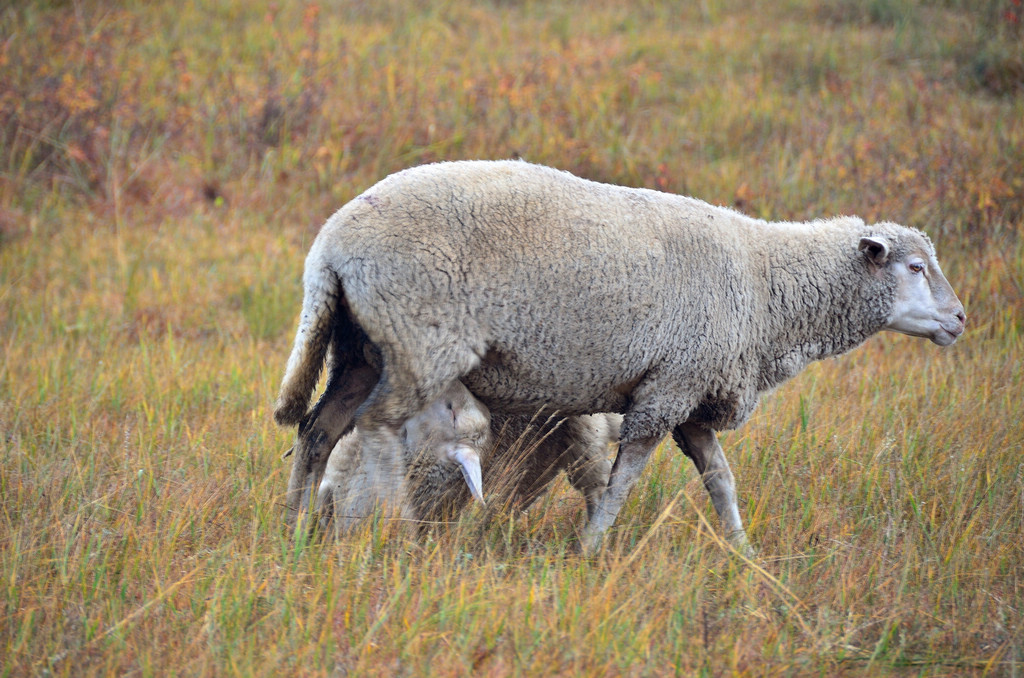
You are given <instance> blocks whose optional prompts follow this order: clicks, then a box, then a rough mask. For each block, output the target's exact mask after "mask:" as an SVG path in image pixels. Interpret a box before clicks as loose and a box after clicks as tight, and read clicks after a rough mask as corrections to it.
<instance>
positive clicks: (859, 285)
mask: <svg viewBox="0 0 1024 678" xmlns="http://www.w3.org/2000/svg"><path fill="white" fill-rule="evenodd" d="M304 286H305V296H304V301H303V312H302V316H301V318H300V322H299V327H298V331H297V335H296V339H295V346H294V348H293V351H292V354H291V356H290V358H289V360H288V365H287V368H286V371H285V376H284V379H283V382H282V386H281V391H280V395H279V397H278V400H277V403H276V406H275V418H276V420H277V421H278V422H279V423H280V424H282V425H292V424H296V423H298V424H300V427H299V435H298V443H297V447H296V449H297V452H298V454H297V455H296V459H295V462H294V466H293V469H292V478H291V480H290V481H289V495H288V501H289V505H290V507H291V509H292V511H294V508H295V507H296V506H297V504H298V503H299V502H300V501H301V497H302V496H303V491H304V488H308V487H309V486H310V482H311V481H312V480H314V479H315V478H316V477H317V476H318V475H319V474H320V473H321V472H322V470H323V467H324V463H325V462H326V452H328V451H329V450H330V449H331V448H332V447H333V445H334V443H335V441H337V440H338V439H339V438H340V437H341V435H342V434H343V433H345V432H346V431H347V430H348V428H349V427H350V426H352V424H353V422H355V423H356V424H357V425H358V427H359V431H360V438H361V446H362V449H363V453H364V454H370V453H372V454H378V455H379V454H384V453H385V452H384V451H386V450H389V449H395V448H396V447H397V445H398V438H397V432H398V430H399V428H400V427H401V426H402V424H403V423H404V422H405V421H406V420H408V419H409V418H410V417H412V416H413V415H415V413H416V412H418V411H420V410H421V409H422V408H423V406H424V405H425V404H426V403H429V402H431V401H432V400H434V399H435V398H437V397H438V395H439V394H440V393H442V392H443V391H444V390H445V389H446V388H447V387H448V386H449V385H450V384H451V383H452V382H454V381H456V380H461V381H462V383H464V384H465V386H466V387H467V388H468V389H469V390H470V391H471V392H472V393H473V395H474V396H475V397H476V398H478V399H480V400H481V401H482V402H483V403H484V404H486V405H487V406H489V407H491V408H495V407H500V408H501V409H502V411H504V412H508V413H511V414H515V413H524V414H530V413H533V412H535V411H537V410H538V409H544V411H555V410H557V411H558V412H559V413H561V414H565V415H578V414H589V413H595V412H618V413H621V414H622V415H623V422H622V426H621V438H620V445H619V451H618V454H617V456H616V459H615V462H614V465H613V468H612V473H611V477H610V480H609V483H608V487H607V489H606V490H605V492H604V493H603V494H602V496H601V498H600V500H599V502H598V506H597V507H596V509H595V510H594V511H593V513H592V515H591V516H590V518H589V520H588V522H587V525H586V527H585V529H584V532H583V535H582V544H583V547H584V549H585V550H587V551H593V550H595V549H596V548H597V547H598V546H599V545H600V543H601V540H602V537H603V535H604V533H605V532H606V530H607V529H608V528H609V527H610V526H611V525H612V524H613V523H614V521H615V519H616V517H617V515H618V512H619V510H620V508H621V506H622V504H623V502H624V500H625V498H626V494H627V493H628V491H629V490H630V488H631V487H632V486H633V484H634V483H635V482H636V480H637V478H638V477H639V475H640V473H641V472H642V471H643V469H644V467H645V465H646V463H647V460H648V458H649V457H650V455H651V452H652V451H653V450H654V449H655V447H656V446H657V445H658V443H659V442H660V441H661V439H662V438H663V437H664V435H665V434H666V433H669V432H670V433H671V434H672V436H673V438H674V440H675V441H676V443H677V444H678V445H679V447H680V449H681V450H682V451H683V453H684V454H686V455H687V456H688V457H690V459H691V460H692V461H693V462H694V464H695V465H696V467H697V470H698V472H699V473H700V474H701V477H702V480H703V482H704V485H705V487H706V489H707V491H708V492H709V494H710V496H711V499H712V503H713V504H714V506H715V509H716V512H717V513H718V515H719V518H720V521H721V522H722V523H723V528H724V530H725V532H726V534H727V535H728V536H729V538H730V540H731V541H732V542H733V543H734V544H735V545H736V546H737V547H738V548H741V549H743V550H749V542H748V540H747V537H746V533H745V531H744V528H743V524H742V522H741V520H740V516H739V511H738V507H737V504H736V494H735V483H734V479H733V476H732V472H731V470H730V469H729V464H728V462H727V461H726V459H725V456H724V453H723V452H722V449H721V446H720V445H719V444H718V441H717V438H716V435H715V434H716V432H717V431H721V430H726V429H732V428H735V427H737V426H739V425H740V424H742V423H743V422H744V421H745V420H746V419H747V418H748V417H749V416H750V414H751V412H752V410H753V409H754V407H755V405H756V403H757V401H758V398H759V397H760V394H761V393H764V392H765V391H767V390H769V389H771V388H772V387H774V386H776V385H777V384H779V383H781V382H782V381H784V380H786V379H788V378H790V377H792V376H793V375H795V374H797V373H798V372H799V371H800V370H801V369H802V368H803V367H804V366H806V365H807V364H809V363H810V362H812V361H814V360H820V359H822V358H825V357H828V356H834V355H838V354H841V353H844V352H846V351H849V350H851V349H852V348H854V347H856V346H858V345H859V344H861V343H863V342H864V341H865V340H867V339H868V338H869V337H870V336H872V335H873V334H875V333H877V332H879V331H881V330H891V331H896V332H902V333H904V334H909V335H912V336H918V337H926V338H929V339H931V341H932V342H934V343H936V344H939V345H941V346H948V345H950V344H952V343H953V342H954V341H955V340H956V339H957V337H959V336H960V334H961V333H962V332H963V331H964V327H965V322H966V316H965V315H964V309H963V306H962V304H961V303H960V300H959V299H958V298H957V296H956V294H955V293H954V292H953V289H952V288H951V287H950V285H949V283H948V282H947V281H946V278H945V277H944V276H943V274H942V271H941V269H940V268H939V264H938V261H937V260H936V257H935V250H934V248H933V246H932V244H931V242H930V240H929V239H928V238H927V236H926V235H925V234H924V233H922V232H920V231H918V230H916V229H912V228H908V227H905V226H900V225H897V224H894V223H878V224H874V225H868V224H865V223H864V222H863V221H862V220H861V219H858V218H855V217H842V218H834V219H829V220H820V221H813V222H809V223H783V222H766V221H763V220H757V219H753V218H750V217H747V216H745V215H743V214H740V213H738V212H736V211H733V210H729V209H726V208H722V207H716V206H712V205H709V204H707V203H704V202H702V201H700V200H696V199H693V198H687V197H682V196H677V195H670V194H666V193H660V192H656V191H651V190H645V189H632V188H625V187H620V186H613V185H608V184H600V183H596V182H592V181H587V180H584V179H580V178H578V177H575V176H573V175H571V174H569V173H566V172H561V171H558V170H554V169H551V168H546V167H541V166H537V165H531V164H528V163H524V162H518V161H466V162H453V163H439V164H434V165H427V166H422V167H417V168H413V169H409V170H405V171H402V172H398V173H396V174H393V175H391V176H389V177H387V178H385V179H384V180H382V181H381V182H379V183H378V184H376V185H375V186H373V187H371V188H370V189H369V190H367V191H366V192H364V193H363V194H362V195H360V196H358V197H357V198H355V199H354V200H352V201H351V202H349V203H348V204H347V205H345V206H344V207H342V208H341V209H340V210H339V211H338V212H337V213H335V214H334V215H333V216H332V217H331V218H330V219H329V220H328V222H327V223H326V224H325V225H324V227H323V229H322V230H321V232H320V234H319V235H318V237H317V238H316V240H315V242H314V243H313V246H312V248H311V249H310V252H309V255H308V257H307V259H306V268H305V274H304ZM328 349H330V361H329V362H330V366H329V367H330V371H329V376H328V383H327V387H326V390H325V391H324V393H323V395H322V396H321V398H320V399H319V401H318V402H317V404H316V406H314V407H313V408H312V410H310V411H308V412H307V407H308V403H309V397H310V394H311V393H312V391H313V389H314V388H315V385H316V382H317V378H318V375H319V372H320V370H321V368H322V365H323V364H324V362H325V356H327V354H328ZM371 355H373V356H376V359H374V360H370V359H369V356H371Z"/></svg>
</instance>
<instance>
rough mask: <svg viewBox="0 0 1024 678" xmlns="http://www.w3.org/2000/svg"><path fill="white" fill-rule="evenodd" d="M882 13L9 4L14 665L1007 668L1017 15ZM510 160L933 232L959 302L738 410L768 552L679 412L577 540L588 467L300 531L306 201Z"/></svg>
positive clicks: (911, 9)
mask: <svg viewBox="0 0 1024 678" xmlns="http://www.w3.org/2000/svg"><path fill="white" fill-rule="evenodd" d="M863 7H865V6H861V5H858V4H857V3H846V2H835V1H831V0H830V1H825V0H822V2H820V3H819V2H811V1H808V2H803V1H799V0H793V1H792V2H787V3H767V2H754V3H753V4H751V3H739V2H731V1H725V2H705V3H695V4H693V5H692V6H691V5H688V4H687V5H684V6H683V7H677V6H676V3H661V2H657V1H654V0H652V1H645V2H640V3H621V2H616V1H614V0H602V1H601V2H597V3H587V4H586V5H585V6H584V5H582V4H577V3H573V2H569V1H567V0H566V1H558V2H554V3H533V2H497V1H495V2H492V3H466V2H459V1H457V0H452V1H450V2H445V3H440V4H437V3H424V2H417V1H415V0H387V1H385V2H381V3H323V4H321V5H314V4H304V3H294V4H293V3H262V2H255V3H242V2H235V3H231V2H228V3H202V2H187V3H173V4H171V3H168V4H166V5H152V4H149V5H143V6H134V5H132V4H131V3H127V4H114V5H111V4H107V3H100V2H91V1H89V0H83V1H81V2H73V3H70V4H65V3H46V2H31V3H24V4H22V5H19V6H18V7H4V8H3V9H0V82H2V83H3V85H2V86H0V347H2V350H0V356H2V358H0V361H2V362H0V366H2V367H0V507H2V510H0V586H2V596H0V606H2V609H0V657H2V675H4V676H17V675H42V674H47V675H75V676H78V675H94V674H112V673H116V674H131V675H174V674H185V675H235V674H237V675H282V674H283V675H289V674H298V675H341V674H345V673H357V674H411V675H421V674H432V675H461V674H468V673H470V672H474V673H482V674H488V675H510V674H513V675H535V674H544V675H578V674H584V675H664V674H683V675H691V674H692V675H719V674H722V673H731V672H739V673H757V674H793V673H796V674H811V673H814V674H827V675H832V674H837V673H853V674H870V675H876V674H925V675H936V674H938V675H964V674H983V675H984V674H992V675H1019V674H1020V672H1021V671H1022V669H1024V666H1022V663H1024V640H1022V637H1024V634H1022V618H1021V610H1022V607H1024V595H1022V590H1024V589H1022V586H1024V582H1022V558H1024V553H1022V549H1024V547H1022V544H1024V536H1022V532H1024V466H1022V459H1021V450H1022V445H1024V427H1022V426H1021V425H1020V420H1021V416H1022V413H1024V412H1022V406H1021V404H1020V403H1021V398H1020V396H1021V393H1022V392H1024V383H1022V376H1021V375H1022V371H1021V369H1020V364H1021V360H1022V358H1024V340H1022V323H1024V321H1022V318H1024V300H1022V298H1024V244H1022V242H1021V238H1020V230H1021V222H1022V218H1024V180H1022V177H1021V172H1020V169H1021V167H1024V103H1022V102H1024V99H1022V98H1021V94H1020V87H1019V84H1014V83H1018V82H1019V81H1018V80H1015V79H1014V78H1015V77H1016V76H1015V75H1014V73H1015V71H1014V68H1015V67H1014V65H1013V64H1014V63H1019V59H1020V51H1019V50H1020V42H1019V40H1018V41H1017V42H1014V40H1013V38H1014V36H1018V37H1019V35H1020V34H1019V28H1018V24H1017V23H1015V22H1014V21H1012V20H1011V19H1010V16H1011V15H1012V13H1013V12H1019V8H1018V6H1017V4H1016V3H1015V2H1013V1H1012V0H1006V2H1004V3H994V2H993V3H989V4H987V5H985V7H984V11H980V10H977V11H976V9H975V7H974V5H973V4H972V3H961V2H923V1H921V2H917V1H915V0H904V1H901V2H875V3H871V4H870V5H869V6H867V9H863ZM1015 31H1018V32H1015ZM985 35H988V36H990V37H991V38H992V39H991V40H989V41H988V42H984V36H985ZM983 47H984V49H982V48H983ZM984 50H989V52H991V54H994V55H995V56H996V57H998V59H989V60H988V61H985V64H988V65H986V66H985V68H994V69H996V70H995V71H993V73H995V75H992V76H991V77H990V78H989V80H988V81H986V80H985V78H984V77H980V78H979V77H977V76H978V74H979V73H983V71H982V70H979V66H978V63H980V62H978V61H977V59H978V58H980V57H979V56H978V55H979V54H981V56H982V57H985V58H986V59H988V57H987V56H986V54H988V52H984ZM983 52H984V53H983ZM992 64H995V65H994V66H993V65H992ZM992 83H995V84H992ZM1000 83H1002V84H1000ZM1006 83H1009V84H1006ZM514 156H521V157H524V158H526V159H528V160H531V161H535V162H542V163H547V164H552V165H556V166H559V167H562V168H565V169H569V170H572V171H574V172H576V173H579V174H581V175H584V176H587V177H590V178H594V179H599V180H605V181H613V182H618V183H624V184H628V185H634V186H648V187H653V188H658V189H662V190H669V191H675V192H682V193H688V194H691V195H695V196H697V197H701V198H703V199H706V200H709V201H712V202H716V203H721V204H728V205H734V206H737V207H739V208H741V209H743V210H744V211H746V212H748V213H751V214H754V215H757V216H762V217H766V218H774V219H787V218H807V217H812V216H820V215H828V214H836V213H854V214H859V215H862V216H864V217H866V218H868V219H883V218H884V219H890V220H894V221H899V222H903V223H909V224H911V225H915V226H920V227H922V228H924V229H926V230H928V231H929V232H930V233H931V234H932V236H933V238H934V239H935V241H936V244H937V247H938V249H939V252H940V258H941V259H942V262H943V264H944V267H945V270H946V273H947V276H948V277H949V279H950V280H951V281H952V282H953V284H954V286H955V287H956V288H957V290H958V292H959V294H960V296H961V298H962V299H963V300H964V302H965V305H966V307H967V313H968V316H969V326H968V332H967V334H966V335H965V336H964V337H963V339H962V340H961V341H960V342H958V344H957V345H956V346H954V347H952V348H950V349H945V350H941V349H938V348H936V347H934V346H931V345H926V344H924V343H922V342H921V341H918V340H912V339H909V338H906V337H900V336H888V335H887V336H883V337H878V338H875V339H873V340H871V341H870V342H868V343H867V345H865V346H863V347H861V348H860V349H858V350H857V351H855V352H853V353H852V354H850V355H848V356H845V357H843V358H841V359H838V360H831V361H827V362H824V363H819V364H816V365H813V366H811V367H810V368H808V369H807V370H806V371H805V372H804V373H803V374H802V375H800V376H799V377H797V378H796V379H794V380H793V381H792V382H790V383H787V384H786V385H784V386H783V387H781V388H779V389H778V390H777V391H775V392H774V393H772V394H769V395H768V396H766V397H765V398H764V400H763V403H762V405H761V407H760V409H759V410H758V411H757V413H756V414H755V415H754V417H753V419H752V420H751V421H750V422H749V423H748V424H747V425H745V426H744V427H743V428H741V429H739V430H738V431H734V432H729V433H726V434H724V435H723V436H722V439H723V445H724V446H725V448H726V451H727V454H728V456H729V458H730V459H731V462H732V464H733V469H734V472H735V473H736V476H737V479H738V483H739V488H740V494H741V502H742V506H741V508H742V510H743V514H744V518H745V520H746V521H747V523H748V525H749V530H750V534H751V538H752V540H753V541H754V542H755V543H756V544H757V545H758V546H759V549H760V553H761V558H760V559H759V561H758V562H757V564H756V566H743V565H742V564H740V563H738V562H737V561H736V560H734V559H732V558H730V557H729V556H728V554H727V553H726V552H725V550H724V549H723V547H722V545H721V543H720V540H719V539H718V537H717V536H716V535H715V533H714V531H713V529H709V526H710V528H713V527H714V526H715V519H714V516H713V511H712V510H711V508H710V503H709V502H708V501H707V500H706V498H705V496H704V494H703V489H702V488H701V487H700V483H699V480H698V479H697V478H696V477H695V474H694V472H693V471H692V469H691V468H690V466H689V464H688V462H685V460H683V459H682V458H681V455H679V454H678V453H677V452H676V451H675V450H674V449H673V448H672V447H671V445H670V443H666V444H665V445H664V446H663V447H662V449H661V450H660V451H659V452H658V454H657V456H656V457H655V459H654V460H653V461H652V463H651V465H650V468H649V469H648V471H647V472H646V473H645V475H644V478H643V480H642V481H641V483H640V485H639V486H638V487H637V489H636V491H635V492H634V493H633V495H632V496H631V498H630V501H629V503H628V505H627V506H626V507H625V508H624V510H623V513H622V515H621V517H620V520H619V522H618V523H617V525H616V527H615V529H614V531H613V534H612V535H611V538H610V540H609V543H608V546H607V548H606V550H605V551H604V552H603V553H602V554H600V555H599V556H597V557H595V558H592V559H585V558H581V557H580V556H578V555H577V554H576V552H575V543H576V538H577V530H578V529H579V527H580V525H581V523H582V520H583V516H582V501H581V499H580V498H579V497H577V496H574V495H573V494H572V493H571V492H570V491H569V490H568V489H567V487H566V485H565V483H564V482H560V483H559V484H558V485H557V486H556V487H555V488H554V490H553V491H552V492H551V493H550V494H549V495H547V496H546V497H544V498H543V499H542V500H541V502H540V503H539V505H538V506H537V507H536V508H535V509H534V510H532V511H531V512H530V513H528V514H526V515H516V514H507V513H501V512H497V515H494V516H492V520H490V521H488V522H486V523H484V522H482V521H481V520H480V518H481V516H480V515H479V514H478V513H477V512H476V511H470V512H469V513H468V514H467V515H465V516H464V517H463V518H462V519H461V520H460V521H459V522H458V523H457V524H455V525H451V526H448V528H447V529H440V530H437V531H435V532H434V533H433V534H432V535H430V536H428V537H424V538H416V537H412V536H410V535H408V534H407V533H406V531H404V530H402V529H401V528H400V527H399V526H396V525H394V524H392V523H389V522H387V521H384V520H377V521H369V522H368V523H367V524H366V525H365V526H364V527H363V528H362V529H361V531H359V532H357V533H356V534H353V535H351V536H350V537H346V538H344V539H342V540H341V541H340V543H337V544H316V543H313V544H310V543H304V542H301V541H300V542H295V541H293V540H292V539H291V536H290V535H289V534H288V533H287V531H286V530H285V529H284V528H283V526H282V515H283V513H282V507H281V494H282V492H283V490H284V487H285V484H286V479H287V466H286V465H285V464H284V463H282V462H281V461H280V460H279V455H280V453H281V452H282V451H283V450H284V449H286V448H287V446H288V445H289V444H290V432H288V431H284V430H279V429H277V428H276V427H275V426H274V425H273V424H272V422H271V417H270V411H269V404H270V402H271V400H272V398H273V396H274V394H275V392H276V387H277V382H278V379H279V377H280V374H281V371H282V369H283V363H284V360H285V357H286V355H287V351H288V349H289V346H290V342H291V333H292V331H293V327H294V321H295V317H296V314H297V311H298V305H299V299H300V285H299V279H300V275H301V265H302V260H303V257H304V255H305V251H306V250H307V249H308V246H309V244H310V242H311V239H312V238H313V237H314V235H315V233H316V230H317V228H318V227H319V225H320V223H322V222H323V220H324V219H325V218H326V217H327V216H328V215H329V214H330V213H331V211H332V210H334V209H336V208H337V207H338V206H340V205H341V204H343V203H344V201H346V200H347V199H349V198H351V197H353V196H354V195H355V194H357V193H358V192H359V191H361V190H363V189H364V188H366V187H368V186H369V185H371V184H372V183H373V182H374V181H376V180H378V179H379V178H381V177H383V176H384V175H386V174H388V173H389V172H391V171H393V170H397V169H400V168H403V167H406V166H408V165H413V164H417V163H422V162H428V161H432V160H440V159H455V158H476V157H486V158H497V157H514Z"/></svg>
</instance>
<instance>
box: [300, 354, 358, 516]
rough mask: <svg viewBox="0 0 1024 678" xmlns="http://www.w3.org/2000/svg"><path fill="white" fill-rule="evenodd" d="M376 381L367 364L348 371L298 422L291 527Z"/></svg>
mask: <svg viewBox="0 0 1024 678" xmlns="http://www.w3.org/2000/svg"><path fill="white" fill-rule="evenodd" d="M376 383H377V372H376V371H375V370H374V369H373V368H371V367H369V366H366V365H364V366H362V367H358V368H355V369H353V370H351V371H349V372H347V373H345V374H344V376H342V377H339V378H338V380H337V381H336V382H333V383H332V382H329V383H328V386H327V390H326V391H325V392H324V394H323V396H321V398H320V400H319V401H317V404H316V405H315V406H314V407H313V410H312V411H311V412H310V413H309V415H308V416H307V417H306V419H305V420H304V421H303V422H302V423H301V424H300V425H299V434H298V437H297V439H296V441H295V446H294V447H293V448H292V452H293V453H294V461H293V462H292V471H291V476H290V477H289V478H288V493H287V495H286V504H287V507H288V514H287V519H288V526H289V527H291V528H295V526H296V524H298V523H299V522H300V518H301V517H302V516H304V515H305V513H306V512H307V511H308V510H309V509H310V508H311V504H312V503H313V502H312V499H313V497H315V494H316V490H317V486H318V485H319V483H320V477H321V476H322V475H323V473H324V468H325V467H326V466H327V459H328V458H329V457H330V454H331V450H333V449H334V445H335V444H336V443H337V442H338V440H339V439H340V438H341V436H342V435H344V433H345V432H346V431H348V430H349V429H350V428H351V425H352V419H353V417H354V415H355V412H356V408H358V407H359V405H360V404H361V403H362V402H363V401H364V400H365V399H366V397H367V395H368V394H369V393H370V391H371V389H373V387H374V385H375V384H376Z"/></svg>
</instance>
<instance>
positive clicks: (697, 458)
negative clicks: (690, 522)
mask: <svg viewBox="0 0 1024 678" xmlns="http://www.w3.org/2000/svg"><path fill="white" fill-rule="evenodd" d="M672 437H673V438H674V439H675V441H676V444H677V445H679V448H680V449H681V450H682V451H683V453H684V454H686V456H687V457H689V458H690V459H692V460H693V463H694V465H695V466H696V467H697V471H698V472H699V473H700V475H701V480H703V481H704V488H705V489H706V490H707V491H708V494H709V495H711V503H712V504H714V506H715V512H717V513H718V519H719V520H721V521H722V529H723V530H724V531H725V535H726V538H727V539H728V540H729V542H730V543H731V544H732V545H733V546H734V547H735V548H736V550H737V551H739V552H740V553H741V554H743V555H744V556H747V557H748V558H749V557H752V556H753V555H754V549H753V548H752V547H751V546H750V542H749V541H748V540H747V533H746V531H745V530H744V529H743V521H742V520H740V511H739V507H738V506H737V505H736V482H735V480H734V479H733V476H732V470H730V469H729V462H728V461H726V459H725V453H724V452H722V446H721V445H720V444H719V443H718V437H717V436H716V435H715V432H714V431H713V430H711V429H708V428H704V427H703V426H700V425H698V424H694V423H690V422H687V423H685V424H680V425H679V426H677V427H676V428H675V429H674V430H673V431H672Z"/></svg>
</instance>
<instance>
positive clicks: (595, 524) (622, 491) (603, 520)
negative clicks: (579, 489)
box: [581, 436, 662, 553]
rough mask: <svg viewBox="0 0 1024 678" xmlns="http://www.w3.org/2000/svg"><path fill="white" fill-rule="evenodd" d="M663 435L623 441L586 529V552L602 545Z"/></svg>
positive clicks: (584, 536) (582, 539)
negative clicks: (602, 540) (605, 535)
mask: <svg viewBox="0 0 1024 678" xmlns="http://www.w3.org/2000/svg"><path fill="white" fill-rule="evenodd" d="M661 438H662V436H653V437H649V438H641V439H639V440H630V441H628V442H627V441H623V442H622V443H620V445H619V454H618V456H616V457H615V464H614V465H613V466H612V474H611V478H609V480H608V489H606V490H605V491H604V494H602V495H601V498H600V499H599V500H598V501H597V505H596V506H595V507H594V511H593V516H591V518H590V520H588V521H587V526H586V527H585V528H584V530H583V536H582V538H581V541H582V544H583V550H584V551H585V552H586V553H593V552H594V551H596V550H597V548H598V547H599V546H600V545H601V539H602V538H603V537H604V533H605V532H606V531H607V530H608V528H609V527H611V526H612V523H614V522H615V518H616V517H617V516H618V515H619V510H620V509H621V508H622V504H623V503H624V502H625V501H626V496H627V495H628V494H629V491H630V490H631V489H632V488H633V485H635V484H636V481H637V479H638V478H639V477H640V474H641V473H642V472H643V470H644V467H646V466H647V460H648V459H649V458H650V456H651V453H652V452H654V449H655V448H656V447H657V446H658V443H660V442H661Z"/></svg>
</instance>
